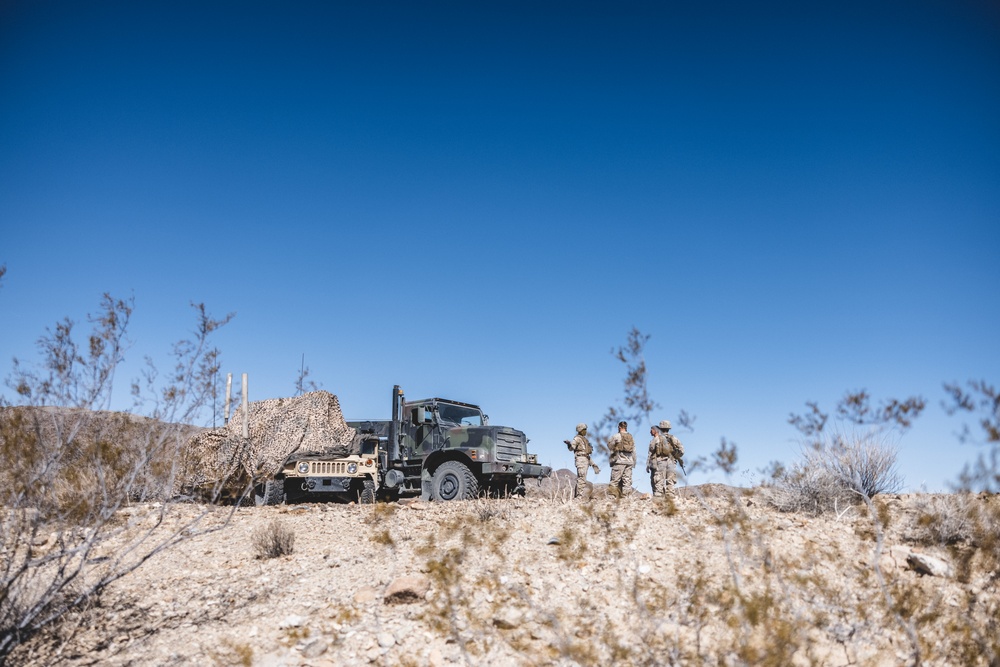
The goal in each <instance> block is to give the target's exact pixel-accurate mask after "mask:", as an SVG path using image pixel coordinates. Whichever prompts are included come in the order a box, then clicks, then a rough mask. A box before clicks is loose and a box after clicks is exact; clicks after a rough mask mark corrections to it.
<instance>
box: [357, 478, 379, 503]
mask: <svg viewBox="0 0 1000 667" xmlns="http://www.w3.org/2000/svg"><path fill="white" fill-rule="evenodd" d="M358 502H359V503H361V504H362V505H371V504H373V503H374V502H375V481H374V480H371V479H366V480H365V485H364V488H362V489H361V495H360V496H359V497H358Z"/></svg>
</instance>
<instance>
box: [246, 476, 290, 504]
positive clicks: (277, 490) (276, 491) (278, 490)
mask: <svg viewBox="0 0 1000 667" xmlns="http://www.w3.org/2000/svg"><path fill="white" fill-rule="evenodd" d="M283 502H285V481H284V480H282V479H269V480H267V481H266V482H264V483H263V484H258V485H257V486H255V487H253V504H254V505H257V506H258V507H260V506H262V505H280V504H281V503H283Z"/></svg>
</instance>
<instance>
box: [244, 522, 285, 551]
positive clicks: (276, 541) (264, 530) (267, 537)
mask: <svg viewBox="0 0 1000 667" xmlns="http://www.w3.org/2000/svg"><path fill="white" fill-rule="evenodd" d="M250 540H251V543H252V544H253V551H254V555H255V556H256V557H257V558H258V559H259V560H267V559H269V558H278V557H280V556H288V555H290V554H291V553H292V552H293V551H294V550H295V531H294V530H292V529H291V528H289V527H288V526H286V525H285V524H284V523H282V522H281V521H279V520H278V519H272V520H271V523H269V524H267V526H260V527H259V528H257V529H256V530H254V531H253V534H252V535H251V536H250Z"/></svg>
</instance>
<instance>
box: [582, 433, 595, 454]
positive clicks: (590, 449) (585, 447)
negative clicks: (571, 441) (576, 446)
mask: <svg viewBox="0 0 1000 667" xmlns="http://www.w3.org/2000/svg"><path fill="white" fill-rule="evenodd" d="M579 438H580V439H581V440H583V453H584V454H586V455H587V456H590V455H591V454H593V453H594V448H593V446H591V444H590V440H587V436H585V435H581V436H579Z"/></svg>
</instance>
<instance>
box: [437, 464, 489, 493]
mask: <svg viewBox="0 0 1000 667" xmlns="http://www.w3.org/2000/svg"><path fill="white" fill-rule="evenodd" d="M478 495H479V482H478V481H477V480H476V476H475V475H473V474H472V471H471V470H469V466H467V465H465V464H464V463H460V462H458V461H445V462H444V463H442V464H441V465H439V466H438V469H437V470H435V471H434V476H433V477H432V478H431V500H472V499H473V498H475V497H476V496H478Z"/></svg>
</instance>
